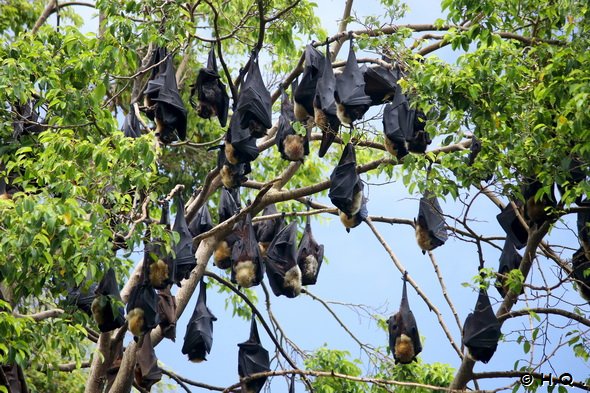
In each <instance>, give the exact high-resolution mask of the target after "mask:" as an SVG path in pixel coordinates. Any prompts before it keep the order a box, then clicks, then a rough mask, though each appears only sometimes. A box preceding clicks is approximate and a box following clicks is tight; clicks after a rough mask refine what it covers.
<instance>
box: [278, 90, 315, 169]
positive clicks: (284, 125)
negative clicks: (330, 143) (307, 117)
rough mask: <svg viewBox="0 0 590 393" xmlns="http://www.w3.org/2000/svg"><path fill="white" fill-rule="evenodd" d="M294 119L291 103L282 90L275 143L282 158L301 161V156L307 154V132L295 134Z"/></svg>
mask: <svg viewBox="0 0 590 393" xmlns="http://www.w3.org/2000/svg"><path fill="white" fill-rule="evenodd" d="M294 121H295V114H294V113H293V103H292V102H291V101H290V100H289V97H288V96H287V94H286V93H285V91H284V90H282V93H281V116H280V117H279V126H278V129H277V135H276V144H277V147H278V149H279V152H280V153H281V158H282V159H283V160H288V161H301V162H303V157H304V156H306V155H308V154H309V133H308V132H306V134H305V135H299V134H297V133H296V132H295V130H294V129H293V125H292V123H293V122H294Z"/></svg>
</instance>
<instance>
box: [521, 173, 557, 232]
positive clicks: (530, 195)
mask: <svg viewBox="0 0 590 393" xmlns="http://www.w3.org/2000/svg"><path fill="white" fill-rule="evenodd" d="M542 188H543V183H541V182H540V181H538V180H531V179H526V180H525V181H524V182H523V187H522V195H523V197H524V200H525V204H524V217H525V218H526V219H527V222H528V224H529V226H531V225H533V224H536V225H542V224H543V223H544V222H545V221H549V220H553V218H554V212H553V211H552V210H553V208H555V207H556V203H555V194H554V192H553V185H551V188H550V192H549V194H543V195H542V196H541V197H539V198H537V193H538V192H539V191H540V190H541V189H542Z"/></svg>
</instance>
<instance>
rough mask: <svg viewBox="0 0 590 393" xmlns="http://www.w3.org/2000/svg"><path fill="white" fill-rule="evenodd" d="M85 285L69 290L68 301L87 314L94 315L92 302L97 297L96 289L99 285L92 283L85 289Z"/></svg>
mask: <svg viewBox="0 0 590 393" xmlns="http://www.w3.org/2000/svg"><path fill="white" fill-rule="evenodd" d="M83 285H84V284H82V285H80V286H79V287H77V288H73V289H71V290H70V291H68V296H67V298H66V302H67V304H71V305H75V306H76V307H78V308H79V309H80V310H82V311H84V312H85V313H86V314H88V315H92V302H93V301H94V298H95V297H96V294H95V291H96V288H97V286H98V285H97V284H91V285H90V287H89V288H88V289H84V288H83Z"/></svg>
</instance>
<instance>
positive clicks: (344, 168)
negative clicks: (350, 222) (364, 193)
mask: <svg viewBox="0 0 590 393" xmlns="http://www.w3.org/2000/svg"><path fill="white" fill-rule="evenodd" d="M330 182H331V185H330V191H329V192H328V197H329V198H330V200H331V201H332V203H333V204H334V206H336V207H337V208H338V209H340V210H341V211H343V212H346V213H348V212H349V211H350V208H351V206H352V204H353V199H354V195H355V193H356V192H358V191H359V188H361V187H362V183H361V181H360V178H359V176H358V174H357V172H356V153H355V151H354V147H353V145H352V144H351V143H348V144H347V145H346V146H345V147H344V150H343V151H342V156H341V157H340V161H338V165H337V166H336V168H334V170H333V171H332V174H331V175H330Z"/></svg>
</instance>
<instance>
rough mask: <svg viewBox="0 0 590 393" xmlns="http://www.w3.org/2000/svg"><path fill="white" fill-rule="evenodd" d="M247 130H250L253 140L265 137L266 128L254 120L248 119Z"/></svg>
mask: <svg viewBox="0 0 590 393" xmlns="http://www.w3.org/2000/svg"><path fill="white" fill-rule="evenodd" d="M248 128H249V129H250V135H252V136H253V137H254V138H262V137H263V136H265V135H266V127H264V126H263V125H262V123H261V122H259V121H258V120H256V119H250V121H249V122H248Z"/></svg>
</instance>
